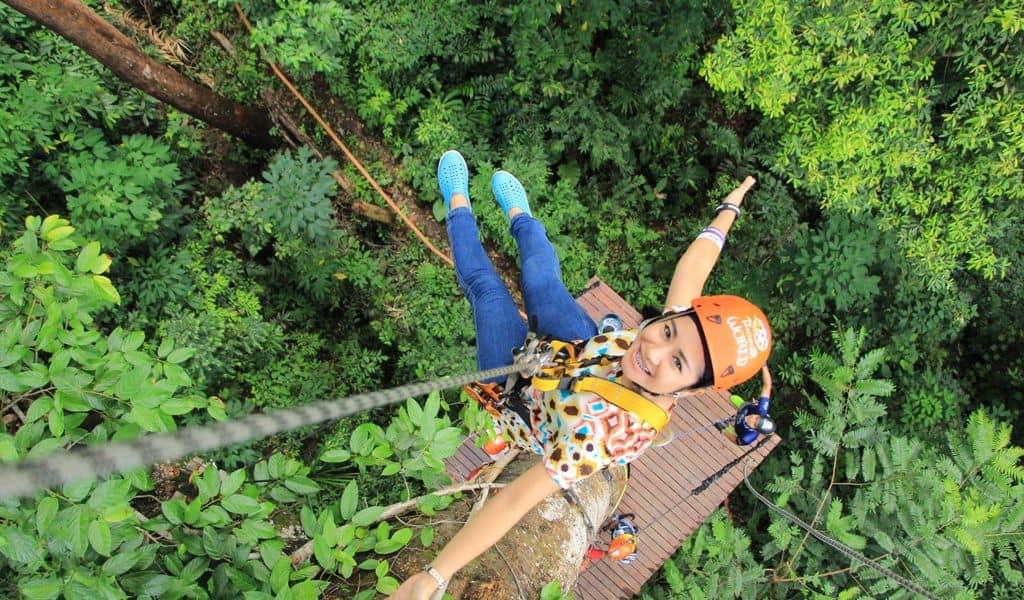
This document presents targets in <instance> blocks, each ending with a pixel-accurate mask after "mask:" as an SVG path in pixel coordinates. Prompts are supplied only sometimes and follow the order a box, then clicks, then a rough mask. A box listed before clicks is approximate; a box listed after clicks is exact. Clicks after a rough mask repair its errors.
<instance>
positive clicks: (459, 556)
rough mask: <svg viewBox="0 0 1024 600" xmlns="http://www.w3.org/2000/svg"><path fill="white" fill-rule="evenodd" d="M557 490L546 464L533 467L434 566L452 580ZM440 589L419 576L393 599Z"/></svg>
mask: <svg viewBox="0 0 1024 600" xmlns="http://www.w3.org/2000/svg"><path fill="white" fill-rule="evenodd" d="M556 490H558V484H556V483H555V480H554V479H552V478H551V476H550V475H548V473H547V470H546V469H545V468H544V463H543V462H539V463H537V464H535V465H534V466H532V467H530V468H529V469H528V470H527V471H526V472H525V473H523V474H522V475H520V476H519V477H516V478H515V480H514V481H512V483H510V484H508V485H507V486H505V487H504V488H502V490H501V491H500V492H498V494H497V495H495V496H494V497H493V498H491V500H490V501H489V502H487V503H486V504H484V507H483V508H482V509H480V512H478V513H476V515H474V516H473V518H472V519H470V521H469V523H466V525H465V526H464V527H463V528H462V529H461V530H460V531H459V533H457V534H456V535H455V537H453V538H452V539H451V541H449V542H448V544H447V545H446V546H445V547H444V549H442V550H441V553H440V554H438V555H437V558H435V559H434V561H433V562H432V563H431V566H433V567H434V568H435V569H437V571H438V572H439V573H440V574H441V576H442V577H444V578H445V580H446V581H451V578H452V575H454V574H455V573H456V572H457V571H458V570H459V569H461V568H462V567H463V566H465V565H466V563H468V562H469V561H471V560H473V559H474V558H476V557H477V556H479V555H480V554H482V553H483V552H484V551H486V550H487V549H488V548H490V547H491V546H493V545H494V543H495V542H497V541H498V540H500V539H501V537H502V536H503V535H505V533H506V532H507V531H508V530H509V529H512V527H513V526H514V525H515V524H516V523H518V522H519V519H522V518H523V516H525V515H526V513H528V512H530V509H532V508H533V507H534V506H536V505H537V503H538V502H540V501H541V500H543V499H544V498H547V497H548V496H549V495H550V494H551V493H552V492H554V491H556ZM436 589H437V582H436V581H434V578H433V577H431V576H430V575H428V574H427V573H417V574H416V575H413V576H412V577H410V578H409V579H406V580H405V582H404V583H403V584H402V586H401V587H399V588H398V590H397V591H395V593H394V594H393V595H392V596H391V597H390V599H389V600H427V599H428V598H430V597H431V595H432V594H433V593H434V591H435V590H436Z"/></svg>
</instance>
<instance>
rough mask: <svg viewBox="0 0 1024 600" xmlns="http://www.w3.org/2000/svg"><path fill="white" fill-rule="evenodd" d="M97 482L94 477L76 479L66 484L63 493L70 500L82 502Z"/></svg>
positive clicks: (62, 489)
mask: <svg viewBox="0 0 1024 600" xmlns="http://www.w3.org/2000/svg"><path fill="white" fill-rule="evenodd" d="M94 483H96V480H94V479H83V480H82V481H74V482H71V483H66V484H64V487H63V488H61V493H63V494H64V497H65V498H67V499H68V500H69V501H70V502H81V501H82V500H84V499H85V497H86V496H88V495H89V492H90V491H91V490H92V486H93V484H94Z"/></svg>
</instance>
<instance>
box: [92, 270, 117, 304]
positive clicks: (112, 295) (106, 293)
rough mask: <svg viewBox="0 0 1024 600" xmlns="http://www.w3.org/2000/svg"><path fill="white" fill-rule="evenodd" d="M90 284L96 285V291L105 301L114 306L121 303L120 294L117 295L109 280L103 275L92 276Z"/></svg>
mask: <svg viewBox="0 0 1024 600" xmlns="http://www.w3.org/2000/svg"><path fill="white" fill-rule="evenodd" d="M92 282H93V283H94V284H96V287H97V289H99V291H100V293H101V294H102V295H103V297H105V298H106V299H107V300H109V301H111V302H113V303H114V304H120V303H121V294H118V293H117V290H116V289H114V284H112V283H110V279H108V278H107V277H105V276H103V275H93V276H92Z"/></svg>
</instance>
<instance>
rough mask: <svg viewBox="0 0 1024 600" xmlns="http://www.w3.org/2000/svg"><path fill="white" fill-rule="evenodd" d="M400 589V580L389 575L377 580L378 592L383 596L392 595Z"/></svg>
mask: <svg viewBox="0 0 1024 600" xmlns="http://www.w3.org/2000/svg"><path fill="white" fill-rule="evenodd" d="M397 589H398V580H397V579H395V578H394V577H391V576H390V575H388V576H387V577H381V578H380V579H379V580H377V591H378V592H380V593H382V594H385V595H387V594H391V593H393V592H394V591H395V590H397Z"/></svg>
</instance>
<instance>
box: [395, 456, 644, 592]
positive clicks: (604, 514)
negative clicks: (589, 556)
mask: <svg viewBox="0 0 1024 600" xmlns="http://www.w3.org/2000/svg"><path fill="white" fill-rule="evenodd" d="M536 461H537V457H536V456H534V455H531V454H528V453H526V455H524V456H520V457H519V458H517V459H516V460H515V461H514V462H512V463H511V464H510V465H509V466H508V467H507V468H506V469H505V470H504V472H502V474H501V476H499V477H498V481H499V482H506V483H507V482H509V481H511V480H512V479H514V478H515V477H516V476H517V475H519V474H520V473H522V472H524V471H525V470H526V469H528V468H530V467H531V466H532V465H533V464H534V463H535V462H536ZM604 473H607V474H608V476H607V477H605V476H604V475H603V473H598V474H597V475H594V476H593V477H588V478H587V479H585V480H583V481H582V482H580V483H578V484H577V485H576V488H575V493H576V496H577V498H578V504H577V503H576V502H570V501H569V500H567V499H566V498H565V496H563V495H562V494H560V493H554V494H552V495H550V496H548V497H547V498H546V499H544V501H542V502H541V503H540V504H538V505H537V507H536V508H534V509H533V510H532V511H530V513H529V514H527V515H526V516H525V517H523V519H522V520H521V521H519V523H518V524H517V525H516V526H515V527H514V528H512V530H511V531H509V532H508V533H507V534H506V535H505V536H504V537H503V538H502V539H501V541H499V542H498V543H497V544H495V545H494V547H492V548H491V549H490V550H488V551H487V552H485V553H484V554H482V555H480V556H479V557H478V558H477V559H476V560H474V561H472V562H470V563H469V564H468V565H466V566H465V567H464V568H463V569H462V570H461V571H459V572H458V573H457V574H456V575H455V577H453V578H452V582H451V584H450V585H449V587H448V591H449V593H451V594H452V596H454V597H455V598H460V599H465V600H493V599H495V598H501V599H502V600H504V599H506V598H507V599H523V600H527V599H529V600H536V598H538V597H539V596H540V590H541V588H543V587H544V586H545V585H547V584H548V583H550V582H551V581H552V580H556V579H557V580H558V581H559V583H560V584H561V586H562V591H563V593H569V592H571V591H572V589H573V587H574V586H575V585H576V579H577V578H578V576H579V569H580V564H581V563H582V562H583V557H584V555H585V553H586V551H587V548H588V546H589V545H590V542H591V541H592V540H599V541H600V542H602V544H606V543H607V542H608V540H607V539H606V538H607V534H601V535H599V534H598V532H597V531H594V528H599V527H601V525H602V524H603V523H604V522H605V521H606V520H607V519H608V517H609V516H611V511H612V509H613V505H614V504H615V501H616V499H618V498H619V496H620V494H621V492H622V490H623V488H624V487H625V485H626V477H625V473H626V470H625V467H613V468H610V469H608V470H607V471H606V472H604ZM501 493H503V490H492V491H491V496H492V497H493V496H495V495H497V494H501ZM472 504H473V498H465V499H463V500H461V501H457V502H454V503H452V505H451V506H449V507H448V508H447V509H446V510H445V511H444V512H442V513H440V514H438V515H436V516H434V517H432V518H429V519H428V518H424V519H423V521H424V523H423V524H429V522H437V523H439V524H438V525H436V526H435V527H434V529H435V532H436V536H435V538H434V542H433V544H431V547H430V548H429V549H428V550H423V549H422V548H420V547H419V544H416V543H412V544H409V546H407V547H406V549H405V550H403V551H402V553H401V554H399V555H398V556H397V557H396V558H395V559H393V560H392V565H391V570H392V571H393V572H394V574H395V576H396V577H398V578H399V579H400V580H404V579H405V578H406V577H408V576H409V575H411V574H413V573H415V572H417V571H420V570H422V569H423V567H424V566H426V565H427V564H428V563H429V561H430V559H431V558H432V557H433V556H435V555H436V554H437V552H439V551H440V549H441V548H443V547H444V544H446V543H447V542H448V540H450V539H451V538H452V537H453V536H454V535H455V534H456V533H458V531H459V529H460V528H461V527H462V522H463V521H465V520H466V517H467V516H468V513H469V510H470V509H471V507H472ZM407 520H408V519H407ZM417 521H419V519H417ZM446 521H447V522H446ZM602 536H603V537H602Z"/></svg>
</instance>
